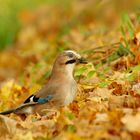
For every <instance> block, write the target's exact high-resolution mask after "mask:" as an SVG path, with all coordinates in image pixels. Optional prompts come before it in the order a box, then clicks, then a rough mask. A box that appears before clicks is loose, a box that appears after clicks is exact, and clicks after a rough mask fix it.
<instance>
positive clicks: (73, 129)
mask: <svg viewBox="0 0 140 140" xmlns="http://www.w3.org/2000/svg"><path fill="white" fill-rule="evenodd" d="M66 130H67V131H69V132H75V131H76V127H75V126H74V125H72V124H69V125H67V128H66Z"/></svg>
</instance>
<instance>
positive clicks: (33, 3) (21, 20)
mask: <svg viewBox="0 0 140 140" xmlns="http://www.w3.org/2000/svg"><path fill="white" fill-rule="evenodd" d="M42 7H46V8H44V9H48V10H46V11H45V10H44V12H42V14H43V13H45V14H44V18H46V20H48V22H49V24H48V25H47V24H46V26H48V28H50V30H51V31H48V29H47V30H44V32H46V33H45V35H46V34H48V32H52V34H55V33H56V34H57V35H62V34H64V33H66V32H68V31H69V29H70V28H71V27H73V26H75V24H83V23H87V22H90V21H95V20H98V19H99V20H104V21H105V22H109V23H112V22H113V23H114V22H115V19H116V18H117V16H118V15H119V14H120V13H122V12H124V11H127V12H128V13H129V11H132V10H133V11H136V13H137V15H138V16H139V15H140V14H139V11H140V4H139V0H134V1H131V0H30V1H29V0H20V1H17V0H4V1H3V0H0V49H3V48H6V47H9V46H12V45H13V43H15V42H16V41H17V40H18V33H19V32H20V30H21V29H22V28H23V27H25V26H28V25H29V24H30V25H31V24H32V25H34V24H38V22H37V20H41V18H42V16H41V18H36V17H35V14H36V11H37V10H38V9H40V10H38V11H41V9H43V8H42ZM37 13H39V12H37ZM42 14H41V15H42ZM36 16H37V15H36ZM55 17H56V19H57V20H56V23H55V21H54V19H55ZM32 18H33V19H32ZM35 18H36V19H35ZM58 20H60V21H58ZM50 24H53V25H54V24H58V25H57V27H55V32H53V30H54V29H53V27H54V26H50ZM38 32H39V31H38ZM52 34H51V35H52ZM49 35H50V34H49ZM44 37H45V38H46V36H44ZM47 37H48V35H47ZM48 38H49V37H48Z"/></svg>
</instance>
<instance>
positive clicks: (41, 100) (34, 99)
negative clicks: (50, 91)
mask: <svg viewBox="0 0 140 140" xmlns="http://www.w3.org/2000/svg"><path fill="white" fill-rule="evenodd" d="M52 98H53V96H52V95H48V96H47V97H46V98H39V97H36V96H35V95H31V96H30V97H29V98H27V99H26V100H25V102H24V104H26V103H30V102H35V103H39V104H44V103H47V102H48V101H50V100H51V99H52Z"/></svg>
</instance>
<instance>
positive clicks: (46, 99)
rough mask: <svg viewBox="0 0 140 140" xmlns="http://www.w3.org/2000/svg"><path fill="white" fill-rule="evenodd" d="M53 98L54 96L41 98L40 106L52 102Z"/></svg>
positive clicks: (39, 100)
mask: <svg viewBox="0 0 140 140" xmlns="http://www.w3.org/2000/svg"><path fill="white" fill-rule="evenodd" d="M52 98H53V96H52V95H48V96H47V97H46V98H39V99H38V101H37V102H38V103H39V104H44V103H47V102H48V101H50V100H51V99H52Z"/></svg>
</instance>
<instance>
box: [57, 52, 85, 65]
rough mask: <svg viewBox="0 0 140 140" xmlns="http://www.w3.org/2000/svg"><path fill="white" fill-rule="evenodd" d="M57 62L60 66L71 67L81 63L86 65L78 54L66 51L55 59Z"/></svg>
mask: <svg viewBox="0 0 140 140" xmlns="http://www.w3.org/2000/svg"><path fill="white" fill-rule="evenodd" d="M57 60H58V61H57V62H58V63H59V64H60V65H65V66H66V65H73V64H77V63H83V64H86V63H87V61H86V60H85V59H84V58H83V57H81V55H80V54H78V53H77V52H76V51H72V50H67V51H64V52H62V53H61V54H60V55H59V56H58V57H57Z"/></svg>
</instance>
